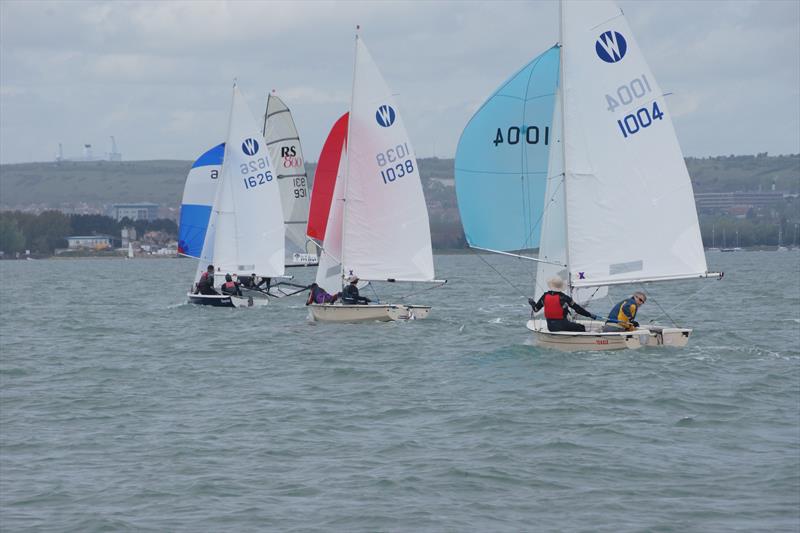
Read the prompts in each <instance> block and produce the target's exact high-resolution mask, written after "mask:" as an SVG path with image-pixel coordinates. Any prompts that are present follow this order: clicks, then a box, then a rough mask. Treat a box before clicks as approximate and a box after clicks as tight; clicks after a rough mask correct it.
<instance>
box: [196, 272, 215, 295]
mask: <svg viewBox="0 0 800 533" xmlns="http://www.w3.org/2000/svg"><path fill="white" fill-rule="evenodd" d="M194 293H195V294H219V293H218V292H217V291H216V290H214V265H208V268H207V269H206V271H205V272H203V274H201V276H200V279H199V280H198V281H197V288H196V289H195V292H194Z"/></svg>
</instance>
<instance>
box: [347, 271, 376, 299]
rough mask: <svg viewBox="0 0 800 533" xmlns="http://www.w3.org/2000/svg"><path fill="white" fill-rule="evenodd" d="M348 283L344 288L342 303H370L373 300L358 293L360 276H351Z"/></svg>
mask: <svg viewBox="0 0 800 533" xmlns="http://www.w3.org/2000/svg"><path fill="white" fill-rule="evenodd" d="M347 282H348V284H347V285H346V286H345V288H344V289H342V303H345V304H350V305H354V304H368V303H370V302H371V301H372V300H370V299H369V298H367V297H366V296H361V295H359V294H358V286H357V285H356V283H358V276H350V277H349V278H347Z"/></svg>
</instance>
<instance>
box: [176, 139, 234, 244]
mask: <svg viewBox="0 0 800 533" xmlns="http://www.w3.org/2000/svg"><path fill="white" fill-rule="evenodd" d="M224 156H225V143H222V144H218V145H217V146H215V147H214V148H211V149H210V150H208V151H207V152H205V153H204V154H203V155H201V156H200V157H198V158H197V161H195V162H194V164H193V165H192V168H191V170H189V175H188V176H187V177H186V185H185V186H184V189H183V200H182V202H181V220H180V228H179V230H178V252H179V253H181V254H183V255H188V256H190V257H200V254H201V252H202V251H203V241H204V240H205V238H206V230H207V229H208V220H209V218H210V217H211V206H212V205H213V204H214V194H215V193H216V190H217V180H218V178H219V173H220V170H221V168H222V159H223V157H224Z"/></svg>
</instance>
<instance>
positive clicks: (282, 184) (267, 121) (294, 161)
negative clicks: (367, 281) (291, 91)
mask: <svg viewBox="0 0 800 533" xmlns="http://www.w3.org/2000/svg"><path fill="white" fill-rule="evenodd" d="M263 133H264V140H265V141H266V143H267V147H268V148H269V154H270V160H271V161H272V164H273V165H274V170H275V173H276V176H275V177H276V179H277V180H278V185H279V188H280V191H281V205H282V206H283V215H284V224H285V225H286V249H285V253H286V259H285V264H286V265H287V266H297V265H307V264H313V263H316V262H317V257H316V254H315V253H314V250H313V249H312V250H308V249H307V248H306V243H307V239H306V235H305V230H306V224H307V223H308V207H309V197H310V195H309V188H308V175H307V174H306V167H305V162H304V160H303V150H302V148H301V146H300V137H299V135H298V133H297V127H296V126H295V123H294V119H293V118H292V113H291V112H290V111H289V108H288V107H287V106H286V104H285V103H284V102H283V101H282V100H281V99H280V98H278V97H277V96H275V95H274V94H270V95H269V96H268V97H267V109H266V114H265V116H264V128H263Z"/></svg>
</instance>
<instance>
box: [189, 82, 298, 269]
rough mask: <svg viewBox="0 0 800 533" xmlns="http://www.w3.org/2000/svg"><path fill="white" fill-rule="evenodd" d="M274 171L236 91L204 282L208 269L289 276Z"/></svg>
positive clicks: (206, 251) (208, 238)
mask: <svg viewBox="0 0 800 533" xmlns="http://www.w3.org/2000/svg"><path fill="white" fill-rule="evenodd" d="M272 168H273V167H272V164H271V161H270V156H269V151H268V150H267V148H266V143H265V142H264V138H263V136H262V135H261V132H260V131H259V129H258V126H257V125H256V122H255V120H254V119H253V115H252V113H251V112H250V109H249V108H248V107H247V103H246V102H245V101H244V98H243V97H242V95H241V93H240V92H239V89H238V87H236V86H235V85H234V88H233V98H232V103H231V114H230V122H229V124H228V136H227V140H226V142H225V156H224V159H223V164H222V175H221V177H220V183H219V184H218V186H217V192H216V195H215V198H214V207H213V209H212V211H211V218H210V220H209V225H208V231H207V233H206V239H205V242H204V243H203V252H202V254H201V258H200V263H199V265H198V276H197V277H198V278H199V273H201V272H202V271H204V270H205V266H206V265H208V264H212V265H214V266H215V267H216V269H217V272H218V273H223V274H225V273H237V274H245V275H247V274H251V273H256V274H258V275H259V276H267V277H275V276H282V275H283V274H284V225H283V211H282V208H281V199H280V191H279V188H278V183H277V179H276V176H275V173H274V171H273V170H272Z"/></svg>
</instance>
